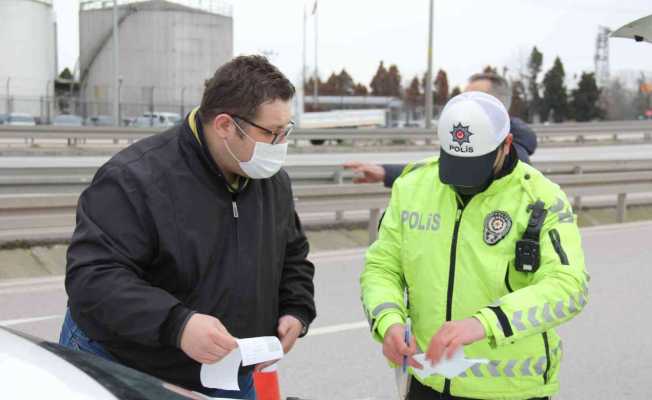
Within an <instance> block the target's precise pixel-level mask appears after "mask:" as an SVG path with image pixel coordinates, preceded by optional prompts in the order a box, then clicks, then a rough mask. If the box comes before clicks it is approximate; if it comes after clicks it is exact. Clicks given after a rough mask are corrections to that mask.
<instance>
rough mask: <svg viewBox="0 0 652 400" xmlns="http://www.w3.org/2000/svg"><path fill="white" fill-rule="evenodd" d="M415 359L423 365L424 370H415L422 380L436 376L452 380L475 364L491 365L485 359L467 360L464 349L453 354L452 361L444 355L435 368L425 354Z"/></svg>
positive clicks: (418, 355)
mask: <svg viewBox="0 0 652 400" xmlns="http://www.w3.org/2000/svg"><path fill="white" fill-rule="evenodd" d="M413 358H414V359H415V360H416V361H417V362H418V363H419V364H421V365H423V369H416V368H413V371H414V374H415V375H417V376H418V377H420V378H422V379H423V378H427V377H429V376H430V375H434V374H437V375H443V376H445V377H446V378H449V379H452V378H455V377H456V376H459V375H460V374H461V373H462V372H464V371H466V370H467V369H468V368H471V367H472V366H474V365H475V364H489V360H487V359H484V358H475V359H473V358H465V357H464V348H462V347H460V348H459V350H457V351H456V352H455V353H454V354H453V357H452V358H451V359H450V360H449V359H448V358H447V357H446V356H445V355H444V356H443V357H442V359H441V360H440V361H439V363H437V364H436V365H434V366H433V365H431V364H430V361H429V360H426V354H425V353H421V354H416V355H415V356H414V357H413Z"/></svg>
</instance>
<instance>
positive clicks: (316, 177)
mask: <svg viewBox="0 0 652 400" xmlns="http://www.w3.org/2000/svg"><path fill="white" fill-rule="evenodd" d="M534 166H535V167H536V168H537V169H539V170H540V171H542V172H543V173H545V174H547V175H551V176H552V175H563V174H594V173H602V172H637V171H652V159H647V160H646V159H639V160H636V159H635V160H632V159H607V160H581V161H540V162H536V161H535V162H534ZM97 168H98V167H97V166H83V167H30V168H24V167H16V168H0V194H12V193H74V192H81V191H82V190H83V189H84V188H85V187H86V186H88V184H89V183H90V182H91V180H92V179H93V175H94V174H95V172H96V171H97ZM285 170H286V171H287V172H288V174H289V175H290V178H291V179H292V182H293V184H294V185H295V186H297V187H298V186H303V185H316V184H328V183H332V184H342V183H348V182H351V180H352V178H353V176H354V174H353V172H352V171H350V170H345V169H342V166H341V163H339V162H332V163H319V164H289V165H287V166H286V167H285Z"/></svg>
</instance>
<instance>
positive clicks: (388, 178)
mask: <svg viewBox="0 0 652 400" xmlns="http://www.w3.org/2000/svg"><path fill="white" fill-rule="evenodd" d="M465 91H467V92H469V91H477V92H484V93H488V94H490V95H492V96H494V97H496V98H497V99H498V100H500V101H501V102H502V103H503V105H504V106H505V108H506V109H507V110H509V107H510V105H511V104H512V90H511V88H510V85H509V83H508V82H507V80H505V78H503V77H501V76H500V75H497V74H494V73H480V74H475V75H473V76H471V77H470V78H469V82H468V84H467V86H466V88H465ZM510 125H511V127H512V128H511V133H512V135H513V136H514V149H515V150H516V154H517V155H518V158H519V159H520V160H521V161H523V162H525V163H528V164H530V156H531V155H532V154H534V151H535V150H536V149H537V136H536V134H535V133H534V131H533V130H532V129H530V127H529V126H528V125H527V124H526V123H525V121H523V120H522V119H520V118H517V117H510ZM343 167H344V168H347V169H351V170H353V171H354V172H355V173H356V174H357V175H358V176H356V177H354V179H353V182H355V183H377V182H383V184H384V185H385V187H388V188H391V187H392V185H393V184H394V181H395V180H396V178H398V177H399V176H400V175H401V171H403V169H404V168H405V164H380V165H379V164H373V163H362V162H359V161H350V162H347V163H345V164H344V165H343Z"/></svg>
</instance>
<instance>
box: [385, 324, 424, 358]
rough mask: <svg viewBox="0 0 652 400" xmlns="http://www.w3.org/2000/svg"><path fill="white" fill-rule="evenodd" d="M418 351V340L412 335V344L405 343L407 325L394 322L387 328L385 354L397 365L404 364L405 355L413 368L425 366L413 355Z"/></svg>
mask: <svg viewBox="0 0 652 400" xmlns="http://www.w3.org/2000/svg"><path fill="white" fill-rule="evenodd" d="M416 352H417V342H416V340H415V339H414V335H410V346H409V347H408V346H407V345H406V344H405V326H404V325H403V324H394V325H392V326H390V327H389V329H387V332H385V337H384V338H383V355H384V356H385V357H386V358H387V359H388V360H389V361H391V362H393V363H394V364H396V365H403V356H407V361H408V364H409V365H410V366H411V367H413V368H418V369H421V368H423V367H422V365H421V364H419V363H418V362H417V361H416V360H414V359H413V358H412V356H413V355H414V354H415V353H416Z"/></svg>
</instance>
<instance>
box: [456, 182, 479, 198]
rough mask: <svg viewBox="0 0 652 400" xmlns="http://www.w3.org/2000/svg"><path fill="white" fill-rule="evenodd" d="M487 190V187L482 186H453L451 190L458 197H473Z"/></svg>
mask: <svg viewBox="0 0 652 400" xmlns="http://www.w3.org/2000/svg"><path fill="white" fill-rule="evenodd" d="M486 188H487V185H482V186H471V187H467V186H453V189H455V191H456V192H457V193H458V194H459V195H460V196H474V195H476V194H478V193H480V192H482V191H484V190H485V189H486Z"/></svg>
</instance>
